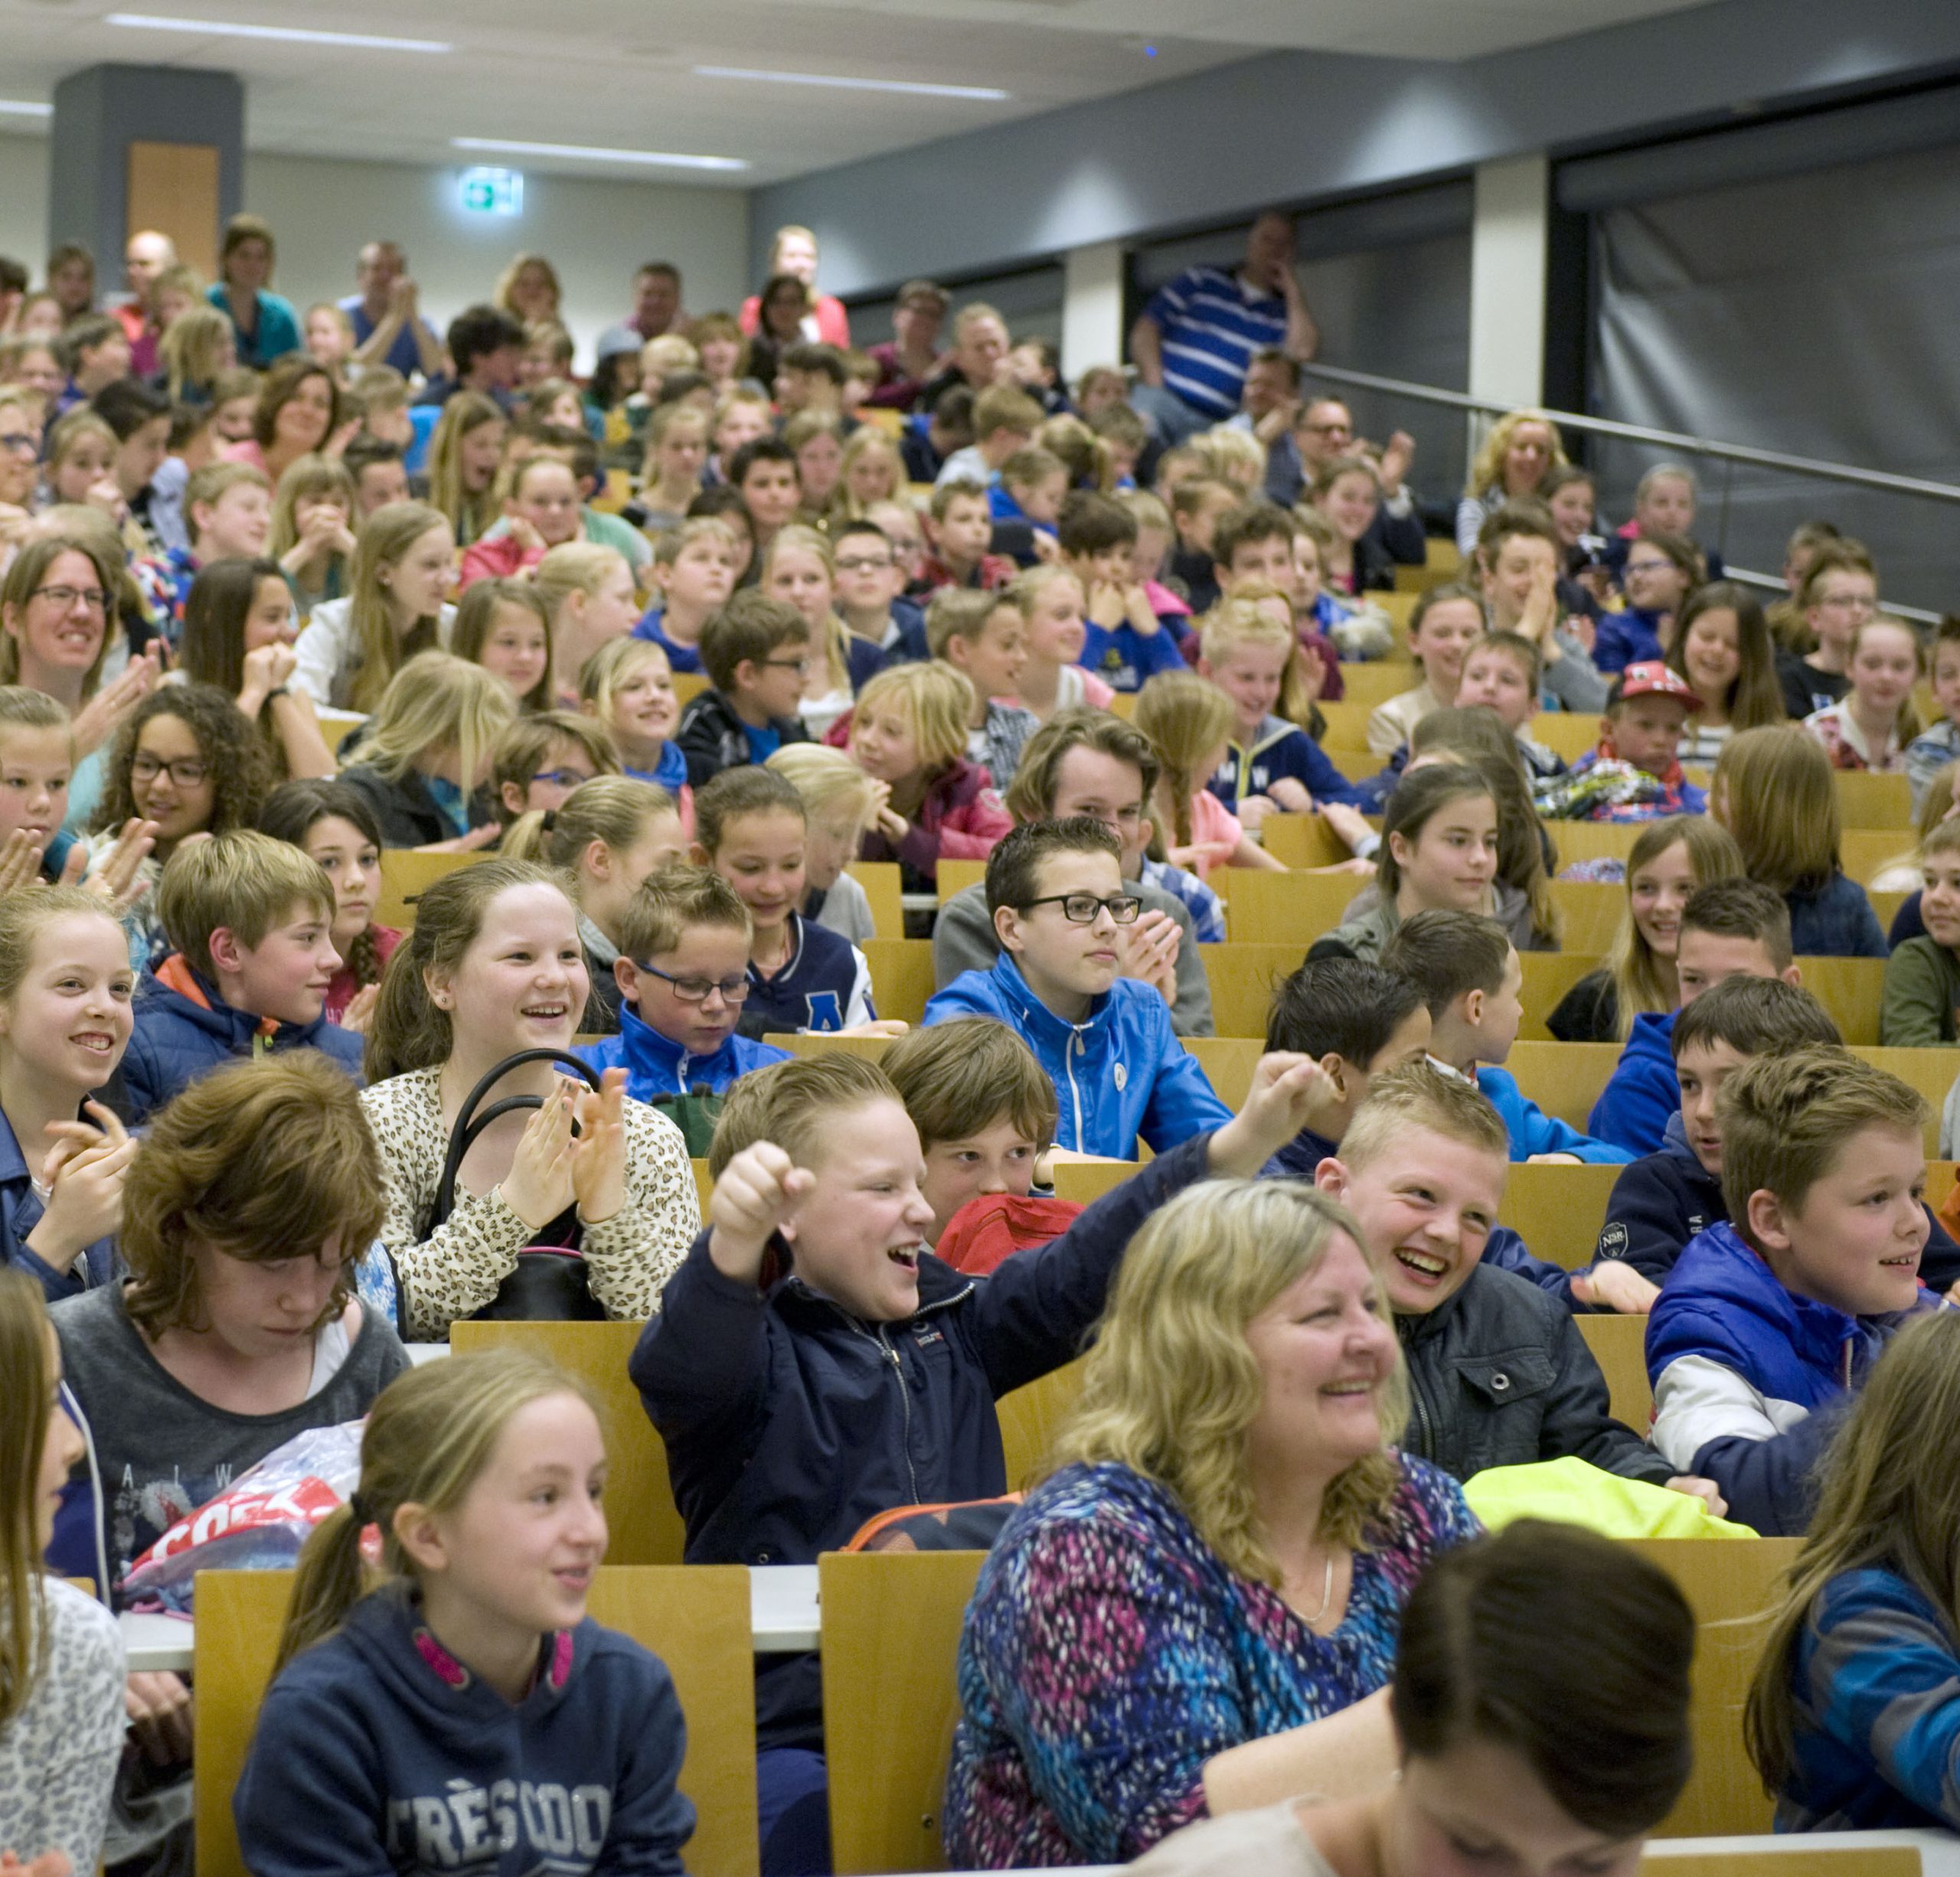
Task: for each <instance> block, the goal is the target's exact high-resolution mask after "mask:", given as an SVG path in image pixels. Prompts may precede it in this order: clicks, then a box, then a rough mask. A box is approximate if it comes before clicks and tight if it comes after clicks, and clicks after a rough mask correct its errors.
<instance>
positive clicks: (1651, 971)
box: [1606, 814, 1743, 1043]
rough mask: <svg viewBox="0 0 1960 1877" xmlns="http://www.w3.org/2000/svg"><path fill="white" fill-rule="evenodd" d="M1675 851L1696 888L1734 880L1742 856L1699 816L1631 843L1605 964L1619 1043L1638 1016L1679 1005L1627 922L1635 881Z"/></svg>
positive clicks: (1671, 822)
mask: <svg viewBox="0 0 1960 1877" xmlns="http://www.w3.org/2000/svg"><path fill="white" fill-rule="evenodd" d="M1677 846H1679V847H1685V848H1686V849H1687V859H1688V866H1689V867H1690V869H1691V871H1692V872H1693V873H1694V883H1695V885H1696V886H1707V884H1708V883H1709V882H1710V880H1732V879H1736V878H1739V877H1740V876H1741V874H1742V873H1743V856H1742V850H1741V849H1740V847H1737V846H1736V843H1735V839H1734V837H1733V836H1732V835H1731V834H1730V833H1729V831H1728V830H1727V829H1726V828H1724V827H1723V825H1722V824H1721V823H1720V822H1719V821H1710V819H1709V818H1708V817H1707V815H1705V814H1671V815H1669V816H1668V817H1667V818H1665V819H1664V820H1662V821H1649V822H1648V824H1647V825H1646V826H1645V828H1642V830H1641V831H1640V832H1639V833H1638V834H1636V835H1635V837H1634V842H1633V846H1632V849H1631V850H1630V851H1629V852H1628V855H1627V861H1626V891H1627V909H1626V911H1625V912H1623V913H1622V915H1621V916H1620V923H1619V931H1617V932H1615V933H1614V935H1613V942H1612V948H1610V949H1609V951H1608V952H1607V954H1606V975H1607V977H1608V978H1609V980H1610V981H1612V987H1613V996H1614V999H1615V1004H1617V1006H1618V1014H1617V1016H1616V1017H1615V1027H1616V1029H1617V1030H1618V1033H1619V1040H1621V1041H1622V1043H1624V1042H1625V1040H1626V1039H1627V1038H1628V1036H1631V1035H1632V1033H1633V1020H1634V1018H1635V1017H1636V1016H1638V1014H1640V1013H1641V1012H1642V1011H1643V1010H1645V1011H1651V1012H1653V1013H1655V1014H1660V1013H1661V1012H1664V1011H1667V1010H1673V1009H1674V1007H1675V1006H1676V1004H1677V1003H1678V1002H1679V1001H1680V994H1679V991H1678V990H1677V987H1676V985H1675V984H1674V973H1673V972H1672V971H1669V970H1667V969H1664V968H1663V966H1662V965H1661V960H1660V958H1659V957H1658V955H1656V954H1655V950H1654V948H1653V947H1652V946H1651V945H1649V944H1648V942H1647V936H1646V934H1645V933H1644V932H1642V930H1641V929H1640V927H1639V925H1638V922H1636V921H1635V919H1634V916H1633V883H1634V880H1635V876H1637V875H1638V873H1639V872H1640V870H1641V869H1642V867H1651V866H1652V865H1653V863H1655V861H1656V860H1659V859H1660V857H1661V855H1662V854H1665V853H1666V852H1667V851H1668V849H1669V848H1670V847H1677Z"/></svg>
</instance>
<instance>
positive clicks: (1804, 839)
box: [1709, 723, 1843, 893]
mask: <svg viewBox="0 0 1960 1877" xmlns="http://www.w3.org/2000/svg"><path fill="white" fill-rule="evenodd" d="M1709 799H1710V802H1711V804H1713V803H1717V802H1719V803H1720V805H1721V816H1720V818H1721V819H1722V821H1723V822H1724V823H1725V824H1726V825H1727V828H1728V830H1729V832H1730V834H1733V835H1734V836H1735V837H1736V847H1739V848H1740V850H1742V857H1743V871H1744V872H1745V873H1747V874H1748V876H1749V878H1750V879H1751V880H1760V881H1761V882H1762V884H1763V885H1765V886H1769V887H1772V888H1773V889H1774V890H1775V891H1776V892H1778V893H1792V892H1798V891H1803V892H1815V891H1816V890H1818V889H1819V888H1820V887H1822V886H1824V885H1825V884H1826V883H1828V881H1829V880H1831V876H1833V875H1834V874H1835V873H1837V870H1838V867H1839V862H1838V857H1837V856H1838V848H1839V846H1840V844H1841V839H1842V828H1843V824H1842V821H1841V818H1840V815H1839V813H1838V808H1837V786H1836V785H1835V784H1834V782H1833V781H1832V780H1831V759H1830V758H1829V757H1828V756H1826V755H1825V754H1824V746H1823V745H1822V744H1821V743H1819V742H1818V740H1817V739H1816V738H1815V736H1811V733H1810V732H1809V731H1808V730H1805V728H1804V727H1803V726H1802V725H1801V724H1798V723H1768V724H1764V725H1762V726H1760V727H1759V728H1758V729H1756V730H1738V731H1736V733H1735V734H1734V735H1733V736H1730V739H1728V741H1727V742H1726V743H1724V744H1723V746H1722V753H1721V754H1720V756H1718V757H1717V758H1716V759H1715V775H1714V779H1713V782H1711V783H1710V785H1709Z"/></svg>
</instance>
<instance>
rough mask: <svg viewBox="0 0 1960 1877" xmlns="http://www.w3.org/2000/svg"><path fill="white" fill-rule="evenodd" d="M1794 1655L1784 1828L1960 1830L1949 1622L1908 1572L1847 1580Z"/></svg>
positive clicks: (1834, 1586)
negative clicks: (1955, 1773) (1955, 1776)
mask: <svg viewBox="0 0 1960 1877" xmlns="http://www.w3.org/2000/svg"><path fill="white" fill-rule="evenodd" d="M1793 1654H1794V1658H1795V1659H1794V1660H1792V1663H1790V1665H1789V1670H1790V1679H1791V1683H1792V1689H1791V1692H1792V1696H1793V1697H1794V1701H1793V1705H1794V1706H1795V1710H1796V1712H1795V1715H1794V1716H1793V1717H1792V1718H1793V1721H1794V1725H1793V1726H1792V1730H1791V1731H1792V1742H1791V1745H1792V1748H1793V1749H1794V1751H1793V1752H1792V1765H1791V1768H1790V1772H1789V1777H1787V1778H1786V1779H1785V1781H1784V1783H1783V1790H1782V1791H1781V1792H1780V1793H1779V1794H1778V1795H1777V1798H1776V1829H1777V1830H1779V1832H1786V1831H1788V1832H1795V1831H1802V1832H1812V1831H1818V1832H1830V1831H1900V1830H1919V1831H1925V1830H1935V1831H1949V1832H1950V1831H1952V1830H1955V1828H1956V1827H1960V1794H1956V1790H1955V1780H1954V1768H1955V1764H1956V1763H1960V1701H1955V1699H1954V1698H1953V1690H1954V1686H1955V1683H1956V1681H1960V1642H1957V1641H1956V1640H1955V1637H1954V1634H1953V1618H1952V1615H1951V1614H1950V1613H1949V1612H1947V1611H1943V1610H1942V1609H1940V1608H1939V1607H1938V1606H1937V1605H1935V1604H1933V1603H1932V1602H1931V1601H1929V1599H1928V1598H1926V1595H1924V1594H1923V1593H1922V1591H1919V1590H1918V1589H1917V1588H1915V1586H1914V1585H1913V1584H1912V1582H1910V1581H1909V1579H1908V1578H1906V1576H1905V1575H1903V1573H1902V1572H1898V1571H1895V1570H1890V1569H1885V1568H1884V1567H1883V1566H1880V1565H1873V1566H1870V1567H1869V1568H1867V1569H1864V1570H1859V1571H1844V1572H1840V1573H1839V1574H1838V1575H1837V1576H1836V1577H1834V1578H1831V1581H1830V1582H1828V1583H1827V1584H1826V1585H1824V1588H1823V1589H1822V1590H1821V1591H1818V1595H1817V1598H1816V1600H1815V1602H1813V1603H1812V1604H1811V1607H1810V1611H1809V1614H1808V1616H1807V1617H1806V1618H1805V1622H1804V1626H1803V1627H1802V1629H1801V1630H1799V1631H1798V1633H1797V1640H1796V1647H1795V1650H1794V1652H1793ZM1823 1842H1824V1843H1829V1842H1830V1841H1829V1840H1828V1839H1824V1840H1823Z"/></svg>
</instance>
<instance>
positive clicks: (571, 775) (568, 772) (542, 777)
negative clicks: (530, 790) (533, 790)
mask: <svg viewBox="0 0 1960 1877" xmlns="http://www.w3.org/2000/svg"><path fill="white" fill-rule="evenodd" d="M531 780H532V781H533V782H549V783H550V785H552V787H553V788H577V787H578V786H579V785H580V784H581V783H583V782H590V781H591V780H592V778H591V777H590V775H584V774H583V773H582V772H580V771H579V770H577V769H540V770H539V771H538V772H537V773H536V774H535V775H533V776H532V777H531Z"/></svg>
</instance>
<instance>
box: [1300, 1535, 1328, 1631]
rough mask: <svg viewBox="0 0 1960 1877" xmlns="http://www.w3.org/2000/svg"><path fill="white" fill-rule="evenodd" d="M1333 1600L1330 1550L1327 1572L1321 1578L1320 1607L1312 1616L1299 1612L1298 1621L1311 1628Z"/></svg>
mask: <svg viewBox="0 0 1960 1877" xmlns="http://www.w3.org/2000/svg"><path fill="white" fill-rule="evenodd" d="M1333 1601H1334V1553H1333V1552H1331V1551H1330V1552H1328V1554H1327V1572H1326V1575H1325V1576H1324V1577H1323V1578H1321V1585H1320V1608H1318V1610H1316V1611H1315V1612H1314V1613H1313V1614H1312V1616H1308V1614H1306V1612H1305V1611H1301V1613H1300V1621H1302V1623H1304V1624H1306V1626H1307V1627H1308V1628H1309V1629H1311V1628H1312V1627H1313V1626H1314V1625H1315V1624H1316V1623H1318V1621H1320V1620H1321V1617H1324V1616H1325V1615H1326V1614H1327V1606H1328V1604H1331V1602H1333Z"/></svg>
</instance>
